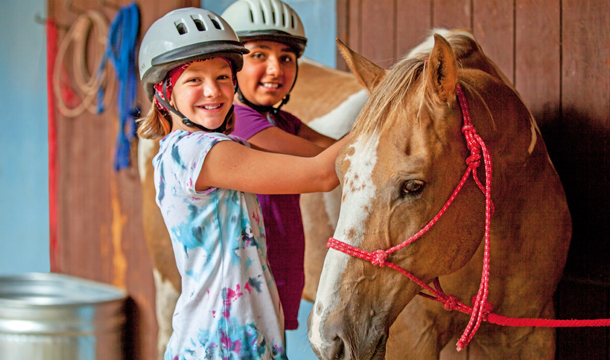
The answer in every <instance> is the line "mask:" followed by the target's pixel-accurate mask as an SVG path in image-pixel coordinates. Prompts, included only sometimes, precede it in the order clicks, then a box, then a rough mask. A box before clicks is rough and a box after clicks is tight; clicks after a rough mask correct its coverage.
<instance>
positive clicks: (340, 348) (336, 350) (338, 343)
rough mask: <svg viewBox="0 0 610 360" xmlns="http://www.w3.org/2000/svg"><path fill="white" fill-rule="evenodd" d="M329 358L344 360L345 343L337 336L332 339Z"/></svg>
mask: <svg viewBox="0 0 610 360" xmlns="http://www.w3.org/2000/svg"><path fill="white" fill-rule="evenodd" d="M330 358H331V359H333V360H335V359H336V360H342V359H344V358H345V343H344V342H343V339H341V337H339V336H335V338H334V339H333V351H332V353H331V357H330Z"/></svg>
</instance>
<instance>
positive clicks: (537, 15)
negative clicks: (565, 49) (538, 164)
mask: <svg viewBox="0 0 610 360" xmlns="http://www.w3.org/2000/svg"><path fill="white" fill-rule="evenodd" d="M560 20H561V18H560V2H559V1H558V0H517V3H516V16H515V23H516V25H515V86H516V88H517V91H519V93H520V94H521V96H522V97H523V101H524V102H525V104H526V105H527V106H528V107H529V109H530V110H531V111H532V113H533V114H534V117H535V118H536V121H537V122H538V126H540V128H541V129H544V130H543V136H545V133H546V132H547V130H548V131H549V137H548V141H547V147H548V149H549V152H551V159H553V150H554V149H556V148H557V147H558V146H560V145H559V144H558V141H556V140H555V139H556V137H555V136H553V122H554V121H556V120H557V119H558V118H559V116H560V96H561V70H560V67H561V46H560V40H561V34H560V26H559V24H560Z"/></svg>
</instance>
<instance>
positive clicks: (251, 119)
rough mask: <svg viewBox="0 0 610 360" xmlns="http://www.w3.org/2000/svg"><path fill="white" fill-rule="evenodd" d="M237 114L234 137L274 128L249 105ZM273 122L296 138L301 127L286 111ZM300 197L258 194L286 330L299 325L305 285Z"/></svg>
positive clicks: (247, 137)
mask: <svg viewBox="0 0 610 360" xmlns="http://www.w3.org/2000/svg"><path fill="white" fill-rule="evenodd" d="M235 115H236V120H235V130H233V132H232V133H231V135H235V136H239V137H241V138H244V139H249V138H251V137H252V136H254V135H255V134H257V133H258V132H260V131H261V130H264V129H267V128H269V127H271V126H273V125H272V124H271V123H269V121H268V120H267V119H266V118H265V117H263V116H262V115H261V114H260V113H259V112H257V111H256V110H254V109H252V108H249V107H246V106H241V105H235ZM272 119H273V120H274V121H275V124H276V126H277V127H278V128H280V129H282V130H284V131H286V132H287V133H290V134H293V135H296V134H297V132H298V131H299V128H300V127H301V120H299V119H298V118H296V117H295V116H293V115H292V114H290V113H287V112H285V111H280V113H279V114H278V116H274V117H273V118H272ZM299 198H300V195H298V194H297V195H260V194H259V195H258V201H259V202H260V205H261V209H262V211H263V220H264V222H265V232H266V233H267V261H268V262H269V266H271V272H272V273H273V277H274V278H275V283H276V285H277V290H278V292H279V294H280V301H281V302H282V307H283V308H284V328H285V329H286V330H294V329H296V328H297V327H298V326H299V322H298V314H299V305H300V303H301V295H302V293H303V286H305V271H304V269H303V261H304V257H305V235H304V230H303V220H302V219H301V207H300V205H299Z"/></svg>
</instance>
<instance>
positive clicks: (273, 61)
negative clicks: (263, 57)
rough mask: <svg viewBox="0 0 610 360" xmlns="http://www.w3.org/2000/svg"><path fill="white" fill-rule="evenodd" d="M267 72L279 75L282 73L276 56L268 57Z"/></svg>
mask: <svg viewBox="0 0 610 360" xmlns="http://www.w3.org/2000/svg"><path fill="white" fill-rule="evenodd" d="M267 74H269V75H272V76H280V75H281V74H282V66H281V65H280V61H279V59H278V58H276V57H273V56H272V57H269V58H268V60H267Z"/></svg>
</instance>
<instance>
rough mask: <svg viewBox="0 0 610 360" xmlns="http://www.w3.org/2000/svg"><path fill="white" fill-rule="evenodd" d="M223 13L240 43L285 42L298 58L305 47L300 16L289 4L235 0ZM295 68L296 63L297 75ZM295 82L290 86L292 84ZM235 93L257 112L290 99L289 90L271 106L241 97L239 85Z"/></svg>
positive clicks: (272, 1) (305, 39)
mask: <svg viewBox="0 0 610 360" xmlns="http://www.w3.org/2000/svg"><path fill="white" fill-rule="evenodd" d="M222 17H223V19H225V20H226V21H227V22H228V23H229V24H230V25H231V27H233V30H235V33H236V34H237V36H238V37H239V41H241V42H242V43H246V42H248V41H265V40H267V41H274V42H279V43H282V44H285V45H288V46H289V47H290V48H291V49H292V50H293V51H294V53H295V54H296V56H297V58H300V57H301V55H303V52H304V51H305V46H306V45H307V38H306V37H305V29H304V28H303V23H302V22H301V18H299V15H298V14H297V13H296V12H295V11H294V10H293V9H292V8H291V7H290V6H288V5H287V4H285V3H284V2H282V1H280V0H238V1H236V2H234V3H233V4H231V6H229V7H228V8H227V9H226V10H225V11H224V12H223V13H222ZM298 69H299V68H298V63H297V76H298ZM294 83H296V76H295V79H294ZM294 83H293V84H292V86H291V88H290V90H292V88H293V87H294ZM237 94H238V97H239V100H240V101H241V102H242V103H244V104H246V105H248V106H249V107H251V108H253V109H254V110H257V111H259V112H273V113H277V112H278V111H279V109H280V108H281V107H282V106H283V105H284V104H286V103H287V102H288V100H290V91H289V92H288V94H287V95H286V97H285V98H284V99H283V100H282V103H281V104H280V105H279V106H278V107H277V108H274V107H273V106H260V105H255V104H252V102H250V101H249V100H248V99H246V98H245V97H244V95H243V94H242V92H241V91H240V90H239V87H238V89H237Z"/></svg>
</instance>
